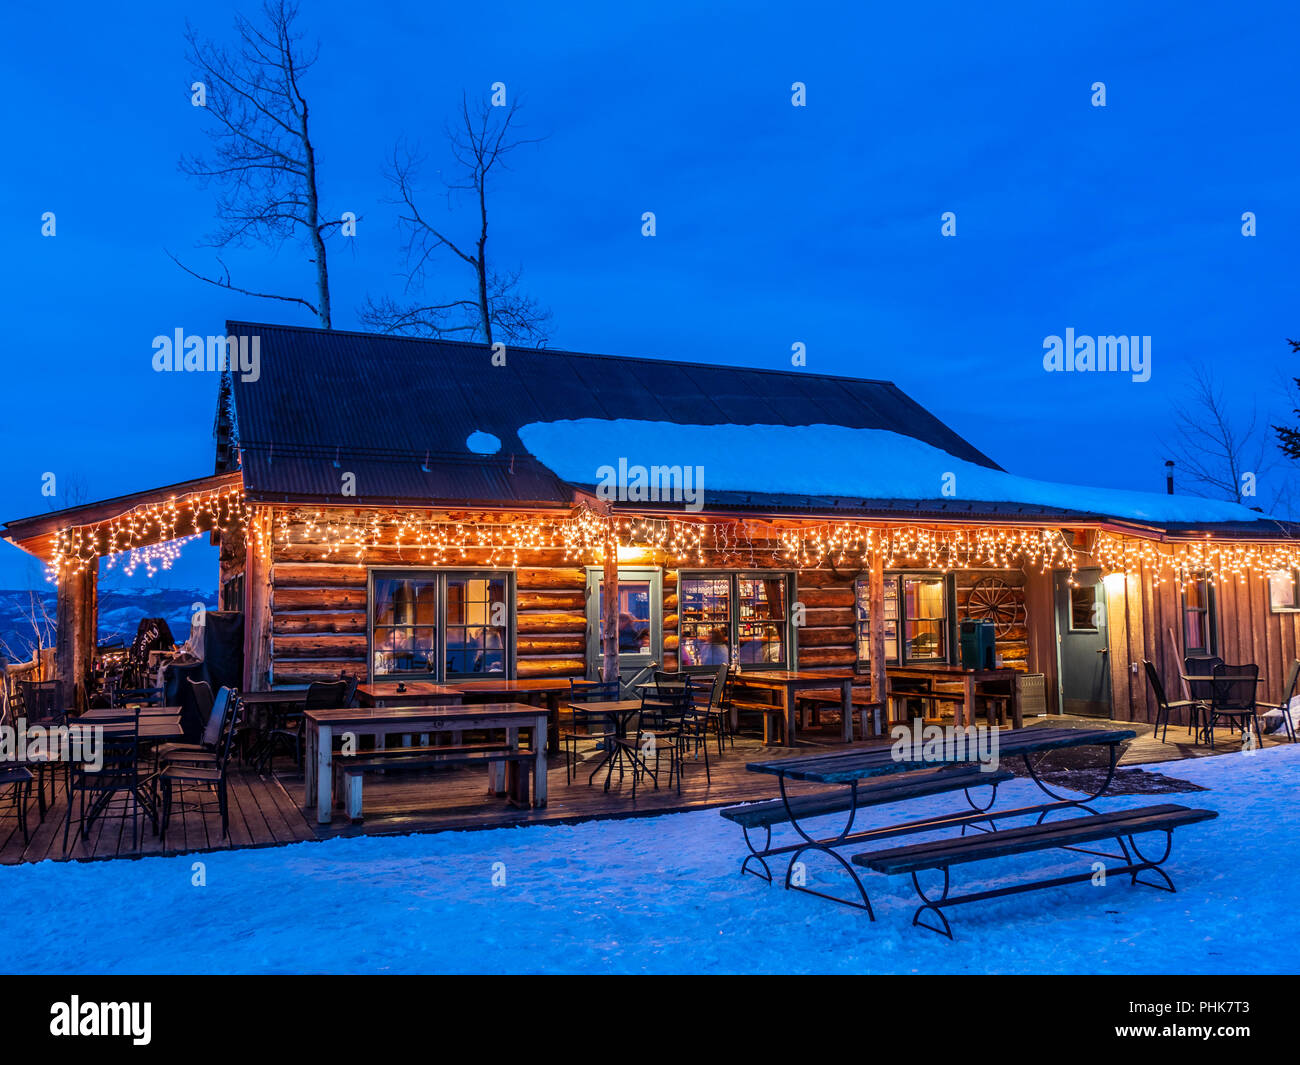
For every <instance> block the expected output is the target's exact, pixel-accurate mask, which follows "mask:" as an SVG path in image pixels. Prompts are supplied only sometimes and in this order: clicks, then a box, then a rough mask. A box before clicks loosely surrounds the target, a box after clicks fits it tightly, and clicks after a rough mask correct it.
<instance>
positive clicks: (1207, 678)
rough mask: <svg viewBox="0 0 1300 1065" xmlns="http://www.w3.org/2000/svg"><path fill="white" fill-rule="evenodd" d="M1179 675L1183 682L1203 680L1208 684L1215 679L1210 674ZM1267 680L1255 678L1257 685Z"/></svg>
mask: <svg viewBox="0 0 1300 1065" xmlns="http://www.w3.org/2000/svg"><path fill="white" fill-rule="evenodd" d="M1178 675H1179V676H1180V677H1182V679H1183V680H1201V681H1207V682H1208V681H1212V680H1213V679H1214V677H1213V676H1211V675H1210V674H1209V673H1179V674H1178ZM1222 679H1223V680H1237V681H1240V680H1245V679H1246V678H1245V677H1224V678H1222ZM1265 679H1266V678H1264V677H1256V678H1255V683H1256V684H1263V683H1264V681H1265Z"/></svg>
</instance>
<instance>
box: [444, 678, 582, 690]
mask: <svg viewBox="0 0 1300 1065" xmlns="http://www.w3.org/2000/svg"><path fill="white" fill-rule="evenodd" d="M447 687H448V688H450V689H451V690H452V691H453V692H551V691H568V690H569V688H570V685H569V682H568V681H567V680H558V679H556V678H555V677H537V678H535V679H533V680H510V679H508V678H507V677H502V678H501V679H500V680H490V679H484V680H453V681H450V682H449V683H448V684H447Z"/></svg>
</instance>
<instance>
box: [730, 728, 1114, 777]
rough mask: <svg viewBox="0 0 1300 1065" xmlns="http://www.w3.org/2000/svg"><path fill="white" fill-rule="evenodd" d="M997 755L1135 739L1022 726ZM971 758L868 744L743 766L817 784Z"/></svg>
mask: <svg viewBox="0 0 1300 1065" xmlns="http://www.w3.org/2000/svg"><path fill="white" fill-rule="evenodd" d="M997 737H998V741H997V743H998V746H997V753H998V757H999V758H1006V757H1007V756H1009V755H1021V754H1032V753H1035V752H1038V751H1058V750H1064V749H1066V748H1068V747H1090V746H1109V745H1112V744H1116V743H1122V742H1124V741H1125V740H1131V739H1135V738H1136V737H1137V733H1136V732H1134V731H1133V730H1132V729H1091V728H1052V727H1049V726H1038V725H1032V726H1030V727H1028V728H1017V729H1005V730H1003V731H1001V732H998V733H997ZM976 761H977V759H975V758H961V759H942V758H941V759H933V758H927V759H924V760H920V759H918V760H901V761H900V760H899V759H897V758H896V757H895V756H894V751H893V748H892V746H891V747H870V748H865V749H862V750H857V751H844V752H842V753H838V754H824V753H820V752H819V753H816V754H807V755H795V756H793V757H791V758H777V759H773V760H772V761H770V762H750V763H749V764H748V765H746V766H745V768H746V769H748V770H749V771H750V772H751V773H770V774H771V775H773V776H784V777H789V778H790V779H791V780H807V781H813V782H816V783H821V784H847V783H850V782H852V781H854V780H863V779H865V778H867V777H876V776H884V775H886V774H888V773H906V772H908V771H910V770H914V769H933V768H934V767H935V766H937V765H966V764H974V763H975V762H976Z"/></svg>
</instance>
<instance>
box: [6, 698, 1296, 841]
mask: <svg viewBox="0 0 1300 1065" xmlns="http://www.w3.org/2000/svg"><path fill="white" fill-rule="evenodd" d="M1045 724H1051V725H1077V726H1080V727H1087V726H1091V727H1127V728H1133V729H1135V730H1136V731H1137V732H1138V738H1137V739H1136V740H1134V741H1133V743H1132V744H1130V746H1129V747H1128V749H1127V750H1126V752H1125V754H1124V757H1123V759H1122V761H1121V766H1122V767H1128V766H1136V765H1148V766H1153V767H1154V768H1156V769H1158V768H1159V763H1161V762H1169V761H1173V760H1175V759H1179V758H1187V757H1209V756H1210V751H1209V748H1208V747H1205V746H1201V747H1194V746H1191V745H1190V744H1189V743H1186V742H1184V741H1185V739H1186V731H1185V730H1184V729H1174V728H1171V729H1170V731H1169V739H1170V742H1169V743H1167V744H1166V743H1161V742H1160V741H1159V740H1157V739H1156V738H1155V737H1154V735H1153V734H1152V729H1151V726H1150V725H1145V724H1134V723H1131V722H1122V721H1103V720H1097V719H1092V720H1089V719H1083V718H1069V717H1060V716H1051V717H1043V718H1036V719H1031V720H1030V721H1027V722H1026V725H1030V726H1032V725H1045ZM837 733H838V721H837V719H836V718H835V717H834V715H831V714H827V715H825V721H824V727H823V728H822V730H821V731H820V732H813V731H809V732H807V733H806V736H807V738H808V739H809V740H810V741H811V742H812V743H814V744H824V745H825V746H826V748H827V749H828V750H843V749H844V748H843V747H842V746H841V745H840V744H839V743H838V742H836V737H837ZM1216 739H1217V737H1216ZM1175 740H1177V741H1180V742H1175ZM880 742H882V741H880V740H873V741H870V745H874V744H878V743H880ZM884 742H888V741H884ZM1264 742H1265V746H1273V745H1275V744H1276V743H1277V742H1279V741H1277V740H1275V739H1273V738H1272V737H1266V738H1265V741H1264ZM1281 742H1286V740H1285V739H1283V740H1282V741H1281ZM860 746H861V744H860ZM1240 746H1241V745H1240V741H1239V740H1237V739H1236V738H1234V739H1232V740H1223V741H1220V742H1219V743H1218V750H1217V752H1216V753H1220V754H1227V753H1232V752H1236V751H1239V750H1240ZM806 749H807V748H806V747H804V748H801V751H806ZM713 753H714V755H716V748H714V752H713ZM782 753H784V754H793V753H795V752H794V751H791V750H789V749H779V748H778V749H774V748H770V747H764V746H762V744H761V742H760V741H759V740H758V739H757V738H756V737H749V736H743V737H739V738H738V739H737V740H736V745H735V748H734V750H733V749H731V748H728V749H727V751H726V754H725V756H724V758H723V759H722V761H721V762H716V761H715V762H713V765H712V776H713V779H712V783H711V784H709V783H706V780H705V775H704V765H703V762H702V761H701V762H698V763H695V762H688V763H687V767H686V774H685V777H684V780H683V784H682V789H681V793H680V794H678V793H677V792H676V790H675V789H670V788H668V787H666V786H663V787H661V788H660V789H659V790H658V791H655V790H654V789H653V787H650V788H648V789H647V788H646V787H644V786H638V788H637V797H636V801H635V802H633V801H632V798H631V780H630V778H627V779H625V780H623V781H622V783H621V784H620V782H619V781H618V778H617V776H616V777H615V778H614V781H613V785H612V786H611V788H610V790H609V792H605V791H604V789H603V788H602V787H601V786H600V785H601V782H602V781H603V779H604V774H603V771H602V772H601V773H600V774H598V775H597V777H596V782H595V784H594V785H593V786H588V784H587V775H588V773H590V771H591V767H592V766H594V765H595V758H596V757H598V756H597V754H596V752H594V751H591V752H588V755H587V757H588V761H587V766H588V768H587V770H586V771H580V773H579V775H578V777H577V778H576V779H575V781H574V783H573V784H566V783H565V779H564V778H565V774H564V763H563V761H562V760H561V759H559V758H553V759H552V767H551V770H550V773H549V776H548V785H549V788H550V803H549V805H548V806H547V807H546V808H545V809H541V810H525V809H517V808H514V807H511V806H509V805H507V803H506V802H505V800H503V799H498V798H494V797H491V796H489V795H487V794H486V773H485V771H484V770H482V769H461V770H454V771H439V772H432V773H428V774H421V775H419V776H412V775H410V774H404V775H400V776H397V777H394V778H392V779H391V780H386V779H385V778H384V777H382V776H377V777H374V778H373V779H372V780H370V781H368V782H367V787H366V811H367V814H366V821H365V823H364V824H361V825H355V826H354V825H350V824H346V823H345V822H344V821H343V820H342V819H341V817H336V818H335V821H334V823H333V824H332V825H330V826H328V827H326V826H320V827H318V826H317V825H316V824H315V821H314V817H312V816H311V815H310V814H309V812H308V811H307V809H306V807H305V806H304V804H303V785H302V775H301V773H300V772H299V771H298V770H297V769H296V768H295V767H294V766H293V764H292V763H291V762H289V761H288V760H286V759H284V758H281V759H279V760H278V763H277V767H276V769H275V771H274V772H272V773H268V774H266V775H260V774H258V773H256V772H254V771H253V770H251V769H248V768H243V767H236V768H235V769H233V770H232V773H231V777H230V837H229V838H228V839H225V840H223V839H222V838H221V821H220V817H219V816H218V814H217V811H216V803H215V798H210V799H209V800H208V803H209V806H208V808H207V809H205V810H203V811H199V810H190V811H187V812H184V813H181V812H174V813H173V817H172V825H171V828H170V829H169V836H168V840H167V848H166V853H169V854H171V853H193V852H202V851H211V850H224V849H230V848H239V847H263V846H277V845H282V844H286V843H298V842H303V841H308V840H320V839H328V838H331V837H334V836H356V835H393V834H402V833H410V832H439V831H447V830H455V829H484V828H499V827H506V826H511V825H522V824H538V823H565V822H577V821H586V820H593V819H600V818H620V817H646V816H652V815H656V814H663V813H670V812H675V811H682V810H691V809H702V808H707V807H716V806H726V805H730V804H733V803H737V802H745V801H753V800H757V799H765V798H772V797H775V796H776V794H777V791H776V781H775V779H774V778H772V777H769V776H764V775H760V774H756V773H750V772H747V771H746V769H745V763H746V762H751V761H757V760H760V759H770V758H772V757H779V756H780V755H781V754H782ZM1008 768H1011V769H1012V770H1013V771H1014V770H1015V769H1016V768H1017V766H1015V765H1012V766H1009V767H1008ZM66 809H67V807H66V798H65V795H64V794H63V791H62V785H60V787H59V791H58V794H57V797H56V800H55V803H54V805H53V807H52V808H50V809H49V810H47V812H46V814H45V817H44V819H43V820H40V821H38V815H37V812H36V808H35V800H34V799H33V802H32V808H31V810H30V811H29V815H28V816H29V825H30V827H31V835H32V838H31V842H30V843H28V844H27V845H26V846H24V844H23V839H22V833H21V832H20V831H19V828H18V822H17V818H16V816H15V815H14V814H13V813H12V811H11V810H10V809H9V808H8V804H7V802H6V804H5V807H4V812H3V813H0V864H5V865H15V864H19V863H21V862H37V861H43V860H46V859H64V858H67V859H77V860H94V859H105V858H115V857H139V856H145V855H152V854H161V853H163V847H162V845H161V842H160V841H159V839H158V838H157V837H156V836H154V835H153V834H152V831H151V829H150V828H149V826H148V823H147V821H145V820H144V819H143V818H141V822H140V823H141V835H140V838H139V840H138V842H137V846H136V847H135V848H134V849H133V848H132V846H131V826H130V822H129V821H127V820H125V819H123V818H101V819H99V820H98V821H97V822H96V823H95V825H94V826H93V828H92V829H91V831H90V833H89V835H88V836H87V837H86V838H79V837H77V836H75V835H74V837H73V839H72V841H71V844H70V846H69V847H68V850H67V852H66V854H65V852H64V849H63V825H64V817H65V813H66ZM73 831H74V834H75V832H76V826H75V825H74V828H73Z"/></svg>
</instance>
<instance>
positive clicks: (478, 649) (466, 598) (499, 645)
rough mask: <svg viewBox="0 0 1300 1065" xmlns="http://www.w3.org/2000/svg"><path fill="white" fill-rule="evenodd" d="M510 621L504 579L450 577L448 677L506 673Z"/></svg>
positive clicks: (448, 586) (446, 664)
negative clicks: (465, 674) (508, 624)
mask: <svg viewBox="0 0 1300 1065" xmlns="http://www.w3.org/2000/svg"><path fill="white" fill-rule="evenodd" d="M508 620H509V607H508V605H507V602H506V580H505V578H504V577H477V576H469V575H461V574H449V575H448V577H447V657H446V662H445V668H446V673H445V676H453V675H456V674H464V673H503V672H505V669H506V653H505V652H506V641H507V640H508V639H509V634H508V632H507V623H508Z"/></svg>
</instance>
